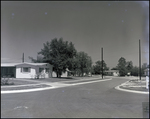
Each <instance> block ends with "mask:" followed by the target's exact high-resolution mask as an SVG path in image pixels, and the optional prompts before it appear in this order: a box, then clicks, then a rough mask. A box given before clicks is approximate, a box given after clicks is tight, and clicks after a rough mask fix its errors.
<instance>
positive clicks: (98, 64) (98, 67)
mask: <svg viewBox="0 0 150 119" xmlns="http://www.w3.org/2000/svg"><path fill="white" fill-rule="evenodd" d="M93 70H94V73H95V74H102V61H100V60H98V61H96V62H95V65H94V66H93ZM106 70H109V67H107V64H106V63H105V61H104V60H103V71H104V72H105V71H106ZM104 72H103V74H104Z"/></svg>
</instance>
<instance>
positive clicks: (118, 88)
mask: <svg viewBox="0 0 150 119" xmlns="http://www.w3.org/2000/svg"><path fill="white" fill-rule="evenodd" d="M120 86H121V85H119V86H116V87H115V89H117V90H120V91H126V92H131V93H140V94H149V92H144V91H135V90H128V89H122V88H120Z"/></svg>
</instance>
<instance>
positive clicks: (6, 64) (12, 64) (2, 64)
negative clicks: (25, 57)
mask: <svg viewBox="0 0 150 119" xmlns="http://www.w3.org/2000/svg"><path fill="white" fill-rule="evenodd" d="M21 64H29V65H34V66H42V65H45V64H48V63H29V62H23V63H22V62H21V63H1V67H14V66H17V65H21Z"/></svg>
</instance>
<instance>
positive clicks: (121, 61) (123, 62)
mask: <svg viewBox="0 0 150 119" xmlns="http://www.w3.org/2000/svg"><path fill="white" fill-rule="evenodd" d="M117 68H118V70H119V74H120V76H125V75H126V74H127V69H126V59H125V58H124V57H121V58H120V59H119V60H118V65H117Z"/></svg>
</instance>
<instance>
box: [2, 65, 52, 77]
mask: <svg viewBox="0 0 150 119" xmlns="http://www.w3.org/2000/svg"><path fill="white" fill-rule="evenodd" d="M52 73H53V66H52V65H50V64H48V63H27V62H23V63H1V77H3V76H10V77H14V78H50V77H52Z"/></svg>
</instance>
